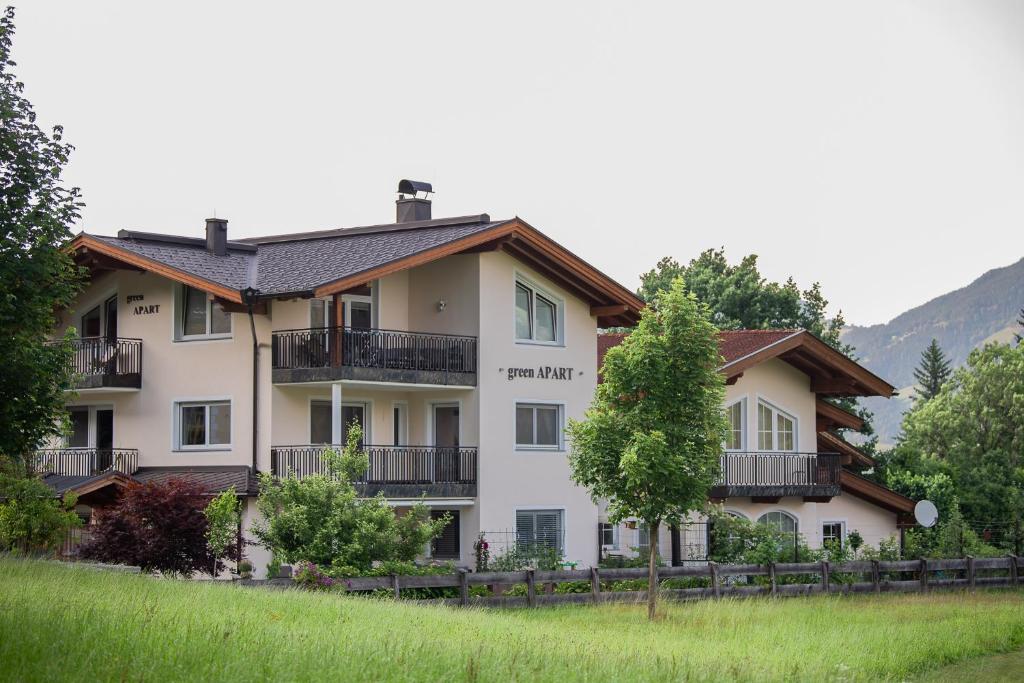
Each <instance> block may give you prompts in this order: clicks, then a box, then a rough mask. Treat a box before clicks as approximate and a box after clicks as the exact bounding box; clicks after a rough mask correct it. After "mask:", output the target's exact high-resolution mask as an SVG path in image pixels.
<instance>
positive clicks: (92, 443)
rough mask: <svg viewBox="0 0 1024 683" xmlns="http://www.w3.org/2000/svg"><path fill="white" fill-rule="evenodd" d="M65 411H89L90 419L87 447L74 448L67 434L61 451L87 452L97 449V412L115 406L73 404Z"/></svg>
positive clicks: (62, 439) (88, 418) (107, 404)
mask: <svg viewBox="0 0 1024 683" xmlns="http://www.w3.org/2000/svg"><path fill="white" fill-rule="evenodd" d="M90 310H91V309H90ZM65 410H67V411H68V413H70V412H71V411H72V410H86V411H88V417H87V418H86V428H85V441H86V445H85V446H72V445H71V438H70V437H71V435H70V434H67V435H64V436H63V437H61V440H60V444H61V446H60V448H61V450H68V451H85V450H89V449H92V448H96V431H97V430H96V412H97V411H100V410H109V411H111V412H113V410H114V404H113V403H78V404H74V403H72V404H68V405H67V406H65ZM113 417H114V422H115V429H116V422H117V415H114V416H113ZM115 434H116V432H115Z"/></svg>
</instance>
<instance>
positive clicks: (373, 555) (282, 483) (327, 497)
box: [253, 422, 449, 575]
mask: <svg viewBox="0 0 1024 683" xmlns="http://www.w3.org/2000/svg"><path fill="white" fill-rule="evenodd" d="M362 438H363V433H362V429H360V427H359V424H358V423H356V422H353V423H352V425H350V426H349V428H348V437H347V441H346V445H345V448H344V449H343V450H342V452H341V453H335V452H333V451H330V450H329V451H328V452H327V453H326V454H325V455H324V457H325V458H326V459H327V463H328V473H327V474H324V475H312V476H307V477H303V478H302V479H298V478H296V477H284V478H283V479H275V478H274V477H272V476H271V475H269V474H267V473H265V472H264V473H262V474H261V475H260V495H259V499H258V500H257V501H256V507H257V509H258V510H259V512H260V514H261V516H262V518H263V520H262V521H261V522H260V523H259V524H257V525H256V526H255V527H254V528H253V533H254V535H255V536H256V538H257V539H259V541H260V543H261V544H262V545H263V546H264V547H266V548H267V549H269V550H270V551H271V552H273V553H274V557H275V559H277V560H281V561H284V562H292V563H295V562H300V561H306V562H313V563H315V564H317V565H320V566H322V567H330V569H331V571H332V573H333V574H335V575H339V574H348V575H358V574H361V573H366V572H368V571H370V569H371V568H372V566H373V563H374V562H375V561H379V562H411V561H412V560H414V559H415V558H416V556H417V555H419V554H420V553H421V552H423V548H424V547H426V545H427V543H429V542H430V541H431V540H432V539H434V538H436V537H437V536H438V535H439V534H440V533H441V531H442V530H443V529H444V527H445V525H447V524H448V521H449V518H448V516H447V515H446V516H444V517H442V518H440V519H436V520H432V519H431V518H430V510H429V509H428V508H427V506H426V505H424V504H423V503H416V504H415V505H413V506H412V507H410V508H409V510H408V511H407V512H406V513H405V514H404V515H402V516H401V517H399V516H397V515H396V514H395V511H394V509H393V508H392V507H391V506H390V505H388V502H387V499H386V498H385V497H384V496H383V494H382V495H378V496H377V497H375V498H360V497H359V494H358V492H357V490H356V487H355V484H354V483H353V482H354V481H355V479H356V478H357V477H358V476H360V475H362V474H363V473H364V472H366V467H367V463H368V460H367V456H366V453H365V451H364V450H363V449H362V447H361V446H360V442H361V441H362Z"/></svg>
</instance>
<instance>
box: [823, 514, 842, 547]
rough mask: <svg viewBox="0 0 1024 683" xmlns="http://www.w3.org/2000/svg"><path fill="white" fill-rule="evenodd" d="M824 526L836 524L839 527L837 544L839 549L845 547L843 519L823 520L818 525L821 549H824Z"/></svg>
mask: <svg viewBox="0 0 1024 683" xmlns="http://www.w3.org/2000/svg"><path fill="white" fill-rule="evenodd" d="M826 524H838V525H839V543H840V547H841V548H845V547H846V520H845V519H823V520H821V523H820V528H819V529H818V532H819V533H820V534H821V547H822V548H824V547H825V525H826Z"/></svg>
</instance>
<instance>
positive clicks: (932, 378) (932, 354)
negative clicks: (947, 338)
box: [914, 339, 952, 401]
mask: <svg viewBox="0 0 1024 683" xmlns="http://www.w3.org/2000/svg"><path fill="white" fill-rule="evenodd" d="M950 373H952V369H951V368H950V363H949V358H947V357H946V354H945V353H943V351H942V349H941V348H940V347H939V342H938V340H937V339H932V343H931V344H929V345H928V348H926V349H925V350H924V351H922V352H921V364H920V365H918V366H917V368H916V369H915V370H914V379H916V380H917V384H918V386H919V387H920V391H918V394H917V397H918V398H919V399H920V400H922V401H928V400H931V399H933V398H935V397H936V396H938V395H939V391H940V390H941V389H942V385H943V384H945V383H946V380H947V379H949V375H950Z"/></svg>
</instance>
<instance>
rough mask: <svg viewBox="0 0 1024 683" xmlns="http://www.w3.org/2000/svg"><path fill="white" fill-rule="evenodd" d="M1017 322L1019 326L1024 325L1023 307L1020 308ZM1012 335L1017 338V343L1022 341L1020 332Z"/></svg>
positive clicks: (1023, 339) (1023, 338)
mask: <svg viewBox="0 0 1024 683" xmlns="http://www.w3.org/2000/svg"><path fill="white" fill-rule="evenodd" d="M1017 324H1018V325H1020V326H1021V327H1024V308H1022V309H1020V317H1019V318H1017ZM1013 336H1014V338H1015V339H1016V340H1017V343H1018V344H1020V343H1021V342H1022V341H1024V337H1022V336H1021V335H1020V334H1017V333H1014V335H1013Z"/></svg>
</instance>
